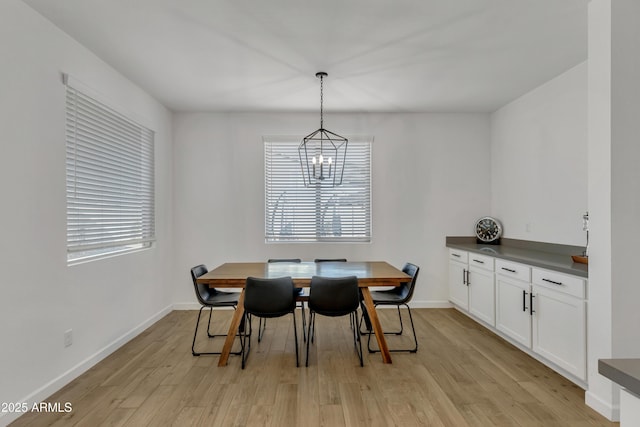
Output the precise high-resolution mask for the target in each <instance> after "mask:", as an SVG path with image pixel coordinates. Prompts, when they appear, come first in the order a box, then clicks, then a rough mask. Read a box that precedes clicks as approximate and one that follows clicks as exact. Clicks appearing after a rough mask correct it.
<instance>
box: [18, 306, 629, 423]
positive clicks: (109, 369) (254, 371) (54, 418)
mask: <svg viewBox="0 0 640 427" xmlns="http://www.w3.org/2000/svg"><path fill="white" fill-rule="evenodd" d="M298 313H299V311H298ZM379 313H380V316H381V321H382V324H383V327H384V328H386V329H387V330H390V329H392V328H393V327H394V326H397V317H396V312H395V310H379ZM413 315H414V320H415V322H416V330H417V333H418V340H419V345H420V347H419V350H418V353H416V354H405V353H393V354H392V357H393V364H391V365H385V364H383V363H382V360H381V358H380V355H379V354H377V353H376V354H368V353H367V351H366V350H365V352H364V354H365V366H364V368H361V367H360V366H359V361H358V357H357V355H356V353H355V351H354V348H353V342H352V340H351V334H350V332H351V331H350V330H349V319H348V317H344V318H324V317H321V316H318V318H317V324H316V341H315V343H314V344H312V345H311V353H310V360H309V367H308V368H305V367H304V354H305V347H304V345H303V343H302V339H300V365H301V367H299V368H296V367H295V348H294V340H293V325H292V321H291V317H290V316H287V317H283V318H280V319H269V322H268V325H267V330H266V333H265V336H264V338H263V340H262V342H261V343H258V342H257V340H256V339H255V337H256V335H257V334H254V340H253V342H252V348H251V354H250V355H249V359H248V361H247V367H246V369H245V370H244V371H243V370H241V369H240V357H239V356H231V357H230V358H229V364H228V365H227V366H226V367H218V366H217V362H218V356H200V357H193V356H192V355H191V339H192V337H193V329H194V326H195V320H196V317H197V311H174V312H172V313H170V314H169V315H167V316H166V317H164V318H163V319H161V320H160V321H159V322H157V323H156V324H154V325H153V326H151V327H150V328H149V329H147V330H146V331H144V332H143V333H142V334H141V335H139V336H138V337H136V338H135V339H133V340H132V341H130V342H129V343H127V344H126V345H125V346H123V347H122V348H120V349H119V350H118V351H116V352H115V353H113V354H112V355H111V356H109V357H108V358H106V359H105V360H103V361H102V362H101V363H99V364H98V365H96V366H95V367H93V368H92V369H90V370H89V371H87V372H86V373H85V374H83V375H82V376H80V377H78V378H77V379H76V380H75V381H73V382H71V383H70V384H68V385H67V386H66V387H64V388H63V389H62V390H60V391H59V392H57V393H55V394H54V395H53V396H51V397H50V398H49V399H48V401H49V402H61V403H62V404H64V402H70V403H71V404H72V405H73V410H72V411H71V412H69V413H61V414H60V413H29V414H25V415H23V416H22V417H21V418H19V419H17V420H16V421H15V422H14V423H12V424H11V425H12V426H33V427H37V426H98V425H109V426H147V425H149V426H165V425H175V426H190V425H197V426H231V425H233V426H278V427H281V426H305V427H308V426H331V427H334V426H403V427H407V426H455V427H461V426H563V427H566V426H614V425H618V424H617V423H610V422H608V421H607V420H606V419H605V418H603V417H602V416H600V415H599V414H598V413H596V412H595V411H593V410H592V409H590V408H588V407H587V406H586V405H585V404H584V391H583V390H582V389H580V388H579V387H577V386H575V385H573V384H572V383H571V382H569V381H568V380H566V379H564V378H563V377H561V376H560V375H558V374H556V373H555V372H553V371H552V370H551V369H549V368H547V367H545V366H544V365H542V364H540V363H539V362H537V361H536V360H534V359H532V358H531V357H529V356H527V355H525V354H524V353H522V352H521V351H519V350H518V349H516V348H515V347H513V346H511V345H510V344H508V343H507V342H505V341H504V340H502V339H501V338H499V337H497V336H496V335H494V334H492V333H491V332H489V331H488V330H486V329H485V328H483V327H481V326H479V325H478V324H476V323H475V322H473V321H472V320H470V319H468V318H467V317H466V316H464V315H462V314H461V313H459V312H457V311H455V310H453V309H414V310H413ZM298 316H299V314H298ZM203 318H204V320H203V321H202V324H201V325H200V326H201V328H200V330H199V332H198V333H199V335H200V333H201V332H203V331H204V329H203V328H206V323H205V321H206V316H203ZM230 318H231V311H215V312H214V324H215V325H217V327H216V328H215V331H216V332H223V331H224V330H225V326H226V325H228V323H227V322H228V321H229V320H230ZM406 326H407V325H406V324H405V328H406ZM227 327H228V326H227ZM298 327H299V328H300V318H299V317H298ZM256 330H257V321H255V320H254V332H255V331H256ZM298 331H300V329H298ZM405 335H406V329H405ZM398 340H400V341H402V343H401V344H405V345H410V344H411V342H410V340H409V338H408V337H395V336H389V338H388V341H389V345H390V346H393V345H396V344H398ZM407 340H409V341H407ZM374 341H375V339H374V340H372V342H374ZM198 344H199V347H203V346H205V348H208V349H210V351H212V350H214V349H218V350H219V349H220V347H221V345H222V339H221V338H216V339H214V340H209V339H208V338H206V334H204V333H203V334H202V335H200V336H199V339H198V342H197V345H198ZM236 345H237V346H238V347H239V344H238V343H236ZM363 345H366V337H364V342H363ZM374 345H375V344H374Z"/></svg>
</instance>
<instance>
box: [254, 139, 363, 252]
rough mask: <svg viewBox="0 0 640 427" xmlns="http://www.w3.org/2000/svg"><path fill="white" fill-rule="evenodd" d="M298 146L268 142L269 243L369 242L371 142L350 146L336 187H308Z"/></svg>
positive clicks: (351, 143)
mask: <svg viewBox="0 0 640 427" xmlns="http://www.w3.org/2000/svg"><path fill="white" fill-rule="evenodd" d="M299 144H300V143H299V142H277V141H265V156H264V158H265V240H266V241H267V242H370V241H371V142H349V145H348V148H347V157H346V161H345V167H344V177H343V181H342V185H340V186H337V187H333V188H329V187H322V186H320V185H318V186H315V187H305V186H304V181H303V179H302V169H301V165H300V158H299V155H298V146H299Z"/></svg>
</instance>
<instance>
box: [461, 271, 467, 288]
mask: <svg viewBox="0 0 640 427" xmlns="http://www.w3.org/2000/svg"><path fill="white" fill-rule="evenodd" d="M462 284H463V285H466V284H467V270H466V269H465V268H463V269H462Z"/></svg>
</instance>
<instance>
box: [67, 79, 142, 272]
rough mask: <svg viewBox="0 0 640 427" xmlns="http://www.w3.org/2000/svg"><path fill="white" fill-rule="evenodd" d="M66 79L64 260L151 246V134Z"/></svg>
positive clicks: (94, 256) (87, 257) (69, 260)
mask: <svg viewBox="0 0 640 427" xmlns="http://www.w3.org/2000/svg"><path fill="white" fill-rule="evenodd" d="M65 80H66V83H67V85H66V117H67V122H66V138H67V141H66V147H67V153H66V177H67V178H66V180H67V261H68V262H69V263H73V262H77V261H81V260H87V259H92V258H96V257H103V256H106V255H113V254H117V253H123V252H129V251H132V250H138V249H141V248H145V247H149V246H150V245H151V242H153V241H154V240H155V219H154V216H155V201H154V146H153V145H154V142H153V141H154V133H153V131H151V130H149V129H147V128H145V127H143V126H141V125H139V124H137V123H135V122H134V121H133V120H131V119H129V118H127V117H125V116H123V115H122V114H120V113H118V112H116V111H115V110H113V109H111V108H110V107H108V106H106V105H104V104H103V103H101V102H100V101H98V100H96V99H95V98H94V97H91V96H89V95H87V94H86V92H88V91H85V90H83V91H81V90H79V89H78V88H77V87H81V86H80V85H79V84H78V85H76V84H74V82H73V81H71V80H70V79H69V78H66V79H65ZM83 92H85V93H83Z"/></svg>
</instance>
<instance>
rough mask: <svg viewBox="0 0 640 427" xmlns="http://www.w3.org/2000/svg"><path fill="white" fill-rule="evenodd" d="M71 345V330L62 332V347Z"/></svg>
mask: <svg viewBox="0 0 640 427" xmlns="http://www.w3.org/2000/svg"><path fill="white" fill-rule="evenodd" d="M71 344H73V329H67V330H66V331H64V346H65V347H69V346H70V345H71Z"/></svg>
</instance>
